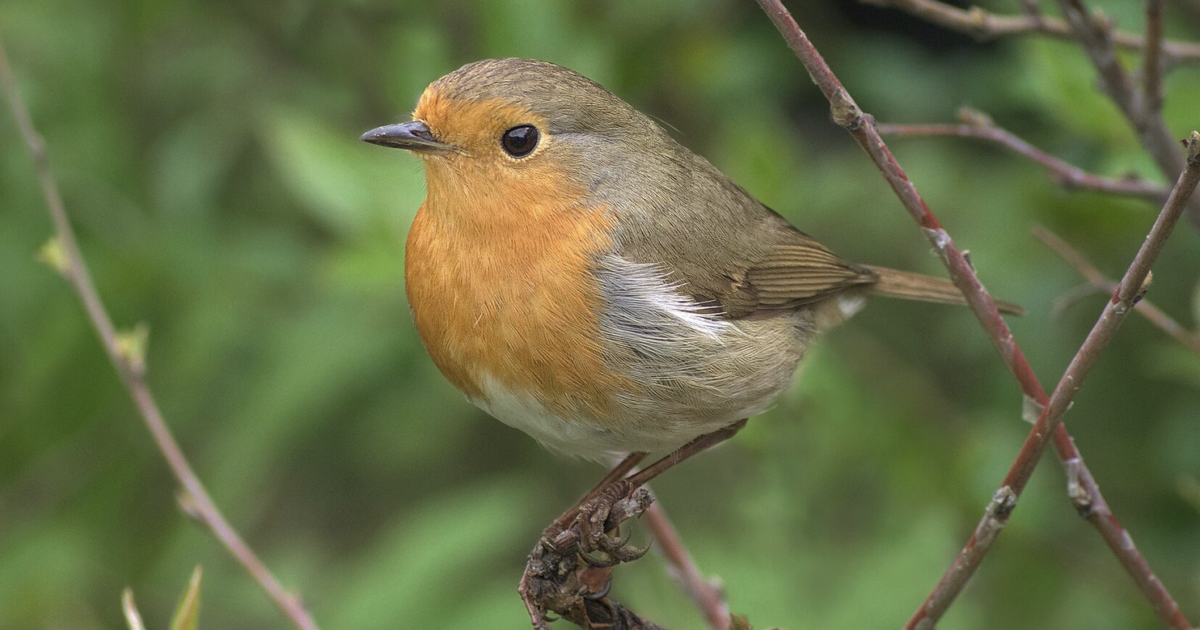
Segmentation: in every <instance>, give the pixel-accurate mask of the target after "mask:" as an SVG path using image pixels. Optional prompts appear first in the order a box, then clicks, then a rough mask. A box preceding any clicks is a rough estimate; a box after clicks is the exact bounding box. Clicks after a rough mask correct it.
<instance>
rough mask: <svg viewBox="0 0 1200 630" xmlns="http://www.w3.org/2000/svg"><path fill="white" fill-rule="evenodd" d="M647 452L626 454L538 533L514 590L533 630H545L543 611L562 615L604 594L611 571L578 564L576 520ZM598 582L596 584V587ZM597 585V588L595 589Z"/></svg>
mask: <svg viewBox="0 0 1200 630" xmlns="http://www.w3.org/2000/svg"><path fill="white" fill-rule="evenodd" d="M646 455H647V453H637V452H635V453H630V454H629V455H626V456H625V458H624V459H623V460H621V461H620V462H619V463H618V464H617V465H616V466H614V467H613V469H612V470H610V471H609V472H608V474H607V475H605V476H604V478H603V479H601V480H600V483H598V484H596V485H595V487H593V488H592V489H591V490H589V491H588V492H587V494H585V495H583V498H581V499H579V501H578V502H577V503H576V504H575V505H573V506H571V508H570V509H568V510H567V511H566V512H563V513H562V516H559V517H558V518H557V519H555V520H554V522H553V523H551V524H550V526H549V527H547V528H546V529H545V531H543V532H542V537H541V539H540V540H539V541H538V544H537V545H536V546H534V548H533V551H532V552H530V554H529V558H528V560H527V561H526V564H525V573H524V574H523V575H522V576H521V582H520V584H519V585H518V587H517V591H518V592H519V593H520V594H521V601H523V602H525V608H526V610H528V612H529V619H530V621H532V622H533V627H534V628H536V629H537V630H549V628H550V626H549V625H548V623H547V621H548V619H547V618H546V609H547V608H550V609H553V610H556V611H558V612H559V613H560V614H562V610H563V609H564V608H565V609H572V608H574V607H575V602H577V601H579V598H581V597H604V595H605V594H606V593H607V592H608V588H607V586H606V585H607V582H608V574H609V573H610V572H611V569H607V570H603V569H595V568H592V567H588V566H586V565H582V566H581V565H580V562H579V555H578V550H579V545H578V542H579V530H578V528H576V527H575V524H576V522H577V521H579V514H580V512H579V510H580V507H581V506H582V505H584V504H585V503H588V502H589V501H591V500H592V499H593V498H594V497H595V496H596V495H597V494H598V493H600V492H601V491H603V490H604V489H605V488H607V487H608V486H609V485H611V484H612V483H613V482H615V481H619V480H621V479H623V478H625V476H626V475H628V474H629V472H630V471H631V470H633V469H634V467H636V466H637V465H638V464H639V463H640V462H641V461H642V460H643V459H645V458H646ZM597 583H599V584H597ZM597 586H598V587H597Z"/></svg>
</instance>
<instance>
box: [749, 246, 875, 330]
mask: <svg viewBox="0 0 1200 630" xmlns="http://www.w3.org/2000/svg"><path fill="white" fill-rule="evenodd" d="M794 234H795V236H794V238H793V239H792V242H790V243H782V244H779V245H777V246H776V247H775V248H773V249H772V250H771V251H770V252H769V253H768V254H767V256H766V257H765V258H763V259H762V260H760V261H758V262H757V263H755V264H754V265H753V266H751V267H750V268H749V269H747V270H746V282H747V283H748V284H749V285H751V286H752V287H754V292H755V294H756V295H757V297H758V304H757V307H756V308H755V311H777V310H787V309H794V308H797V307H800V306H804V305H806V304H812V303H814V302H819V301H821V300H824V299H826V298H829V297H832V296H834V295H837V294H838V293H841V292H842V291H845V290H846V289H849V288H851V287H855V286H859V285H864V284H873V283H874V282H875V281H876V280H878V277H877V276H876V275H875V274H874V273H873V272H871V271H870V270H868V269H865V268H863V267H860V266H858V265H854V264H851V263H848V262H846V261H845V260H842V259H841V258H838V256H837V254H834V253H833V252H831V251H829V250H828V249H826V248H825V246H823V245H821V244H820V243H818V242H817V241H816V240H814V239H813V238H812V237H810V236H808V235H807V234H804V233H802V232H799V231H796V232H794Z"/></svg>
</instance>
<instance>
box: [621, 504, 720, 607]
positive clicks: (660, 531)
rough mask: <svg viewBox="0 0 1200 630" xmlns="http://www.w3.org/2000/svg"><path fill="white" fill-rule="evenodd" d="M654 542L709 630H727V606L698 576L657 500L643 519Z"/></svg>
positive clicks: (717, 588) (715, 588) (716, 589)
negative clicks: (655, 541)
mask: <svg viewBox="0 0 1200 630" xmlns="http://www.w3.org/2000/svg"><path fill="white" fill-rule="evenodd" d="M643 522H645V524H646V527H647V528H649V529H650V533H651V534H653V535H654V539H655V540H657V541H658V549H659V551H660V552H661V553H662V554H663V556H665V557H666V560H667V565H668V567H670V569H671V573H672V575H673V576H674V577H675V579H676V580H677V581H678V582H679V584H680V586H681V587H682V588H683V590H684V591H685V592H686V593H687V594H688V596H689V597H691V598H692V601H693V602H694V603H695V604H696V607H697V608H699V609H700V612H701V613H703V614H704V620H705V622H706V623H707V624H708V627H709V628H711V629H712V630H729V625H730V616H729V606H728V605H727V604H726V603H725V597H724V595H723V594H722V593H721V588H720V586H718V585H717V584H712V583H709V582H708V580H705V579H704V576H703V575H701V573H700V568H699V567H697V566H696V563H695V561H693V560H692V555H691V554H690V553H688V550H687V547H685V546H684V545H683V541H682V540H681V539H680V538H679V532H677V531H676V530H675V526H674V525H673V524H672V523H671V519H669V518H667V513H666V511H665V510H663V509H662V505H661V504H659V503H658V502H657V501H655V502H654V503H652V504H651V505H650V507H649V508H648V509H647V510H646V514H645V516H644V520H643Z"/></svg>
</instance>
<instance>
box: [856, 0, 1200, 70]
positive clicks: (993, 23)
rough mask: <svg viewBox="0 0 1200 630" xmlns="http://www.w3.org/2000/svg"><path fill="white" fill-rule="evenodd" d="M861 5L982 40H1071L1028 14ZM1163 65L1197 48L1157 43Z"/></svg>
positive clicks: (922, 4) (926, 3) (1118, 38)
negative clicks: (907, 15)
mask: <svg viewBox="0 0 1200 630" xmlns="http://www.w3.org/2000/svg"><path fill="white" fill-rule="evenodd" d="M859 1H860V2H862V3H864V4H872V5H875V6H880V7H891V8H895V9H899V10H901V11H904V12H906V13H910V14H912V15H915V16H917V17H919V18H921V19H923V20H925V21H927V22H932V23H933V24H937V25H938V26H941V27H943V28H947V29H950V30H952V31H957V32H959V33H964V34H966V35H970V36H971V37H974V38H975V39H978V40H981V41H986V40H990V39H995V38H997V37H1004V36H1006V35H1025V34H1039V35H1046V36H1049V37H1054V38H1056V39H1064V40H1068V41H1073V40H1074V39H1075V36H1074V35H1073V34H1072V32H1071V26H1070V25H1069V24H1068V23H1067V22H1066V21H1064V20H1061V19H1058V18H1051V17H1046V16H1044V15H1042V14H1041V13H1040V12H1034V11H1029V12H1027V13H1026V14H1025V15H997V14H995V13H990V12H988V11H985V10H983V9H981V8H979V7H971V8H970V9H960V8H958V7H955V6H951V5H949V4H946V3H945V2H939V1H938V0H859ZM1112 39H1113V43H1114V44H1115V45H1116V46H1117V47H1119V48H1122V49H1125V50H1142V49H1144V48H1146V39H1145V38H1144V37H1141V36H1138V35H1135V34H1133V33H1126V32H1116V33H1113V35H1112ZM1161 48H1162V54H1163V57H1164V59H1163V61H1164V64H1166V65H1170V63H1175V62H1187V63H1195V62H1200V45H1197V44H1193V43H1190V42H1172V41H1166V42H1162V44H1161Z"/></svg>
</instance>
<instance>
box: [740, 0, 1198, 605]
mask: <svg viewBox="0 0 1200 630" xmlns="http://www.w3.org/2000/svg"><path fill="white" fill-rule="evenodd" d="M757 1H758V3H759V5H760V6H762V8H763V10H764V11H765V12H766V13H767V15H768V17H770V18H771V21H772V22H774V24H775V26H776V28H777V29H779V32H780V34H781V35H782V36H783V38H784V40H785V41H787V43H788V45H789V47H790V48H791V49H792V51H793V52H795V53H796V56H797V57H798V58H799V59H800V61H801V63H803V64H804V66H805V69H806V70H808V73H809V75H810V76H811V77H812V79H813V82H814V83H816V84H817V87H818V88H820V89H821V91H822V93H824V94H825V97H826V98H827V99H828V100H829V102H830V107H831V111H832V114H833V119H834V121H835V122H837V124H839V125H841V126H842V127H844V128H845V129H846V130H847V131H848V132H850V134H851V135H852V136H853V137H854V138H855V140H857V141H858V143H859V144H860V145H861V146H862V147H863V149H864V150H866V152H867V154H868V155H869V156H870V157H871V159H872V161H874V162H875V164H876V166H877V167H878V168H879V170H880V172H881V173H882V174H883V176H884V178H885V179H886V180H887V181H888V184H889V185H890V186H891V187H892V189H893V191H894V192H895V193H896V195H897V197H899V198H900V200H901V202H902V203H903V204H904V207H905V209H906V210H908V212H909V214H910V215H911V216H912V217H913V219H914V220H915V221H917V223H918V224H919V225H920V226H921V227H922V229H923V231H924V232H925V235H926V237H927V238H928V239H929V241H930V242H931V243H932V244H933V247H934V249H935V251H937V252H938V255H939V256H940V257H941V258H942V262H943V263H944V264H945V265H946V268H947V269H948V270H949V271H950V276H951V278H952V279H953V281H954V283H955V284H956V285H957V286H958V287H959V289H960V290H962V291H963V294H964V296H965V297H966V299H967V302H968V305H969V306H970V307H971V309H972V310H973V311H974V312H975V314H976V316H977V317H978V318H979V319H980V322H981V323H982V324H983V327H984V329H985V330H986V331H987V333H988V336H989V338H990V339H991V340H992V343H993V344H994V345H995V346H996V349H997V350H998V351H999V353H1000V356H1001V358H1002V359H1003V360H1004V363H1005V365H1006V366H1008V368H1009V370H1010V371H1011V372H1012V373H1013V375H1014V376H1015V377H1016V379H1017V381H1018V383H1019V384H1020V385H1021V389H1022V391H1023V392H1025V395H1026V396H1027V397H1028V398H1029V399H1031V400H1033V401H1036V402H1037V403H1038V404H1039V405H1042V406H1043V407H1044V406H1045V404H1046V403H1047V402H1049V398H1048V397H1047V396H1046V393H1045V390H1043V389H1042V387H1041V384H1040V383H1039V382H1038V380H1037V378H1036V376H1035V374H1034V372H1033V369H1032V367H1030V365H1029V363H1028V361H1027V360H1026V359H1025V356H1024V353H1023V352H1022V351H1021V349H1020V346H1019V345H1017V343H1016V340H1015V339H1014V338H1013V336H1012V333H1011V331H1010V330H1009V329H1008V326H1007V325H1006V324H1005V323H1004V320H1003V319H1002V318H1001V317H1000V313H999V311H998V310H997V308H996V305H995V303H994V302H993V301H992V299H991V296H989V295H988V293H987V291H986V289H984V287H983V285H982V284H981V283H980V282H979V279H978V278H977V277H976V276H975V271H974V269H973V268H972V267H971V265H970V264H969V263H967V261H966V259H965V258H964V257H963V255H962V252H961V251H959V250H958V248H957V247H955V246H954V244H953V242H952V241H951V239H950V236H949V235H948V234H947V233H946V231H945V230H944V229H942V227H941V224H940V223H939V222H938V220H937V218H936V217H935V216H934V215H933V213H932V212H931V211H930V210H929V207H928V206H927V205H926V204H925V201H924V200H923V199H922V198H921V196H920V195H919V194H918V193H917V191H916V188H915V187H914V186H913V184H912V182H911V181H910V180H909V179H908V176H907V175H906V174H905V173H904V171H903V169H901V168H900V166H899V165H898V164H897V163H896V160H895V158H894V157H893V156H892V154H891V152H890V151H889V150H888V148H887V146H886V145H885V144H884V142H883V140H882V139H881V138H880V137H879V134H878V133H877V132H876V130H875V127H874V121H873V119H871V117H870V116H868V115H866V114H863V113H862V112H861V111H860V110H859V108H858V106H857V104H855V102H854V100H853V99H852V98H851V97H850V95H849V94H848V93H847V92H846V90H845V88H844V87H843V86H842V84H841V82H840V81H838V79H837V77H836V76H834V74H833V72H832V70H830V68H829V66H828V64H826V63H825V61H824V59H822V58H821V55H820V54H819V53H818V52H817V50H816V48H815V47H813V45H812V43H811V42H810V41H809V40H808V37H807V36H806V35H805V34H804V32H803V31H802V30H801V29H800V27H799V26H798V25H797V24H796V22H795V20H794V19H793V18H792V16H791V14H790V13H788V11H787V9H785V8H784V7H783V5H782V4H781V3H780V1H779V0H757ZM1178 190H1179V187H1177V188H1176V192H1178ZM1189 193H1190V189H1189ZM1175 197H1182V196H1180V195H1177V194H1176V193H1172V198H1175ZM1156 226H1157V224H1156ZM1072 393H1073V392H1072ZM1043 417H1045V416H1044V414H1043ZM1047 424H1050V425H1051V426H1050V427H1049V429H1047V426H1046V425H1047ZM1039 425H1040V427H1039V426H1035V427H1034V430H1033V431H1032V432H1031V433H1030V435H1029V438H1028V439H1027V444H1026V447H1023V448H1022V453H1026V454H1031V453H1033V452H1037V453H1040V452H1041V451H1042V450H1043V448H1044V447H1045V444H1046V442H1047V440H1048V439H1050V437H1051V436H1053V440H1054V445H1055V450H1056V451H1057V453H1058V455H1059V458H1060V459H1061V460H1062V461H1063V462H1064V466H1067V467H1068V469H1070V468H1072V467H1074V468H1077V469H1078V471H1079V474H1078V480H1079V481H1078V489H1079V494H1080V495H1081V496H1087V497H1089V498H1090V504H1091V505H1092V506H1096V505H1103V504H1104V501H1103V497H1102V495H1101V494H1100V491H1099V488H1097V487H1096V485H1095V483H1094V481H1093V480H1092V477H1091V474H1090V472H1088V471H1087V467H1086V465H1085V464H1084V463H1083V460H1082V458H1081V457H1080V456H1079V452H1078V449H1076V448H1075V446H1074V444H1073V443H1072V440H1071V436H1070V434H1068V433H1067V431H1066V429H1065V428H1063V426H1062V425H1061V424H1058V423H1057V422H1053V423H1050V422H1049V421H1048V420H1043V421H1040V422H1039ZM1017 464H1021V465H1020V466H1018V465H1017ZM1032 464H1036V458H1033V459H1032V460H1030V461H1029V463H1028V464H1026V463H1025V460H1024V459H1021V458H1020V456H1019V459H1018V461H1017V462H1014V469H1013V470H1010V474H1009V475H1008V476H1006V478H1005V483H1003V484H1002V485H1001V487H1000V489H999V490H998V491H997V497H1000V498H1001V499H1003V498H1004V497H1007V496H1008V494H1009V493H1011V494H1012V496H1013V497H1014V498H1015V497H1017V496H1019V495H1020V492H1021V490H1022V489H1023V488H1024V486H1025V484H1026V483H1027V482H1028V479H1029V475H1030V474H1031V473H1032V471H1033V465H1032ZM993 503H994V504H996V507H995V508H992V507H991V506H989V510H988V512H987V514H986V515H985V517H984V523H981V526H980V530H977V533H979V532H980V531H983V532H984V533H987V532H992V531H998V529H999V528H998V527H986V528H985V524H987V523H988V522H990V521H992V520H994V519H995V518H1000V519H1001V522H1000V523H999V526H1000V527H1002V526H1003V519H1006V518H1007V515H1008V513H1009V512H1010V509H1009V508H1007V507H1006V506H1007V503H1008V501H1007V500H1003V501H994V502H993ZM1092 514H1093V513H1089V521H1090V522H1091V523H1092V524H1093V525H1094V526H1095V527H1096V528H1097V530H1098V531H1099V532H1100V534H1101V536H1102V537H1103V538H1104V540H1105V542H1106V543H1107V544H1108V545H1109V547H1110V549H1112V550H1113V552H1114V553H1115V554H1116V555H1117V556H1118V558H1120V559H1121V562H1122V564H1124V565H1125V567H1126V569H1127V570H1128V571H1130V573H1131V574H1132V575H1133V578H1134V580H1135V581H1136V582H1137V583H1138V585H1139V586H1140V587H1142V591H1143V593H1144V594H1145V595H1146V597H1147V598H1148V599H1149V600H1150V601H1151V603H1152V605H1153V606H1154V607H1155V610H1156V611H1158V613H1159V616H1160V618H1162V619H1163V620H1164V621H1165V622H1167V623H1168V625H1170V626H1171V627H1173V628H1180V629H1182V628H1185V627H1188V626H1187V620H1186V619H1184V618H1183V615H1182V613H1181V612H1180V611H1179V607H1178V605H1176V604H1175V602H1174V600H1173V599H1172V598H1171V596H1170V594H1169V593H1168V592H1167V591H1166V589H1165V588H1163V586H1162V584H1161V582H1159V581H1158V579H1157V577H1155V576H1154V574H1153V572H1152V571H1151V570H1150V568H1149V567H1148V566H1147V565H1146V563H1145V560H1144V559H1143V558H1142V557H1141V554H1140V553H1139V552H1138V551H1137V549H1136V547H1134V546H1133V544H1132V539H1131V538H1130V537H1129V535H1128V533H1127V532H1126V531H1125V530H1124V529H1123V528H1121V526H1120V524H1119V523H1118V522H1117V521H1116V519H1115V518H1113V517H1112V516H1111V512H1107V514H1108V518H1103V519H1102V518H1099V517H1093V515H1092ZM994 539H995V536H994V535H981V536H975V535H973V536H972V537H971V539H970V540H969V541H968V543H967V546H966V547H965V548H964V549H963V552H962V553H961V554H960V555H959V557H958V558H957V559H956V560H955V562H954V564H953V565H952V566H951V568H950V569H949V570H948V571H947V572H946V574H945V575H944V576H943V578H942V580H941V582H939V584H938V586H937V587H936V588H935V589H934V592H933V593H931V594H930V596H929V598H927V599H926V601H925V603H924V604H922V606H921V608H920V610H918V611H917V613H916V614H915V615H914V616H913V618H912V619H911V620H910V621H909V624H908V626H907V627H908V628H915V627H921V628H925V627H931V626H932V625H934V624H936V623H937V620H938V619H939V618H940V617H941V615H942V614H943V613H944V612H945V610H946V608H947V607H949V605H950V603H952V602H953V600H954V598H955V597H956V596H957V595H958V593H959V592H961V590H962V587H963V586H964V585H965V584H966V582H967V580H968V579H969V578H970V576H971V575H972V574H973V573H974V571H975V570H976V569H977V568H978V565H979V562H980V561H981V560H982V558H983V555H984V554H986V551H987V549H988V548H989V547H990V543H991V541H992V540H994ZM977 547H978V549H977Z"/></svg>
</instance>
